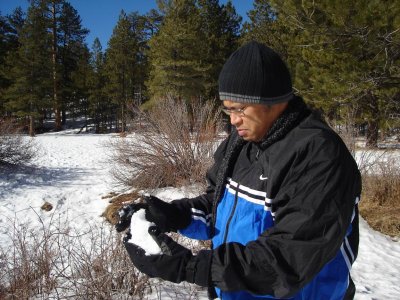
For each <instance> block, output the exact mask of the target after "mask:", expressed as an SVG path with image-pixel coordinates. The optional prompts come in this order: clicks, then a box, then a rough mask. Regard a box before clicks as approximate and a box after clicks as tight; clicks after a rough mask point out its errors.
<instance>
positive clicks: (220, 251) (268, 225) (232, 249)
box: [117, 42, 361, 300]
mask: <svg viewBox="0 0 400 300" xmlns="http://www.w3.org/2000/svg"><path fill="white" fill-rule="evenodd" d="M219 93H220V99H221V100H222V101H223V106H224V108H223V111H224V112H226V113H227V114H228V115H229V116H230V121H231V124H232V125H233V126H234V130H233V132H232V133H231V134H230V135H229V137H228V138H227V139H226V140H225V141H224V142H222V144H221V145H220V146H219V148H218V149H217V151H216V153H215V155H214V158H215V163H214V165H213V167H212V168H211V169H210V170H209V172H208V173H207V179H208V183H209V187H208V189H207V192H206V193H205V194H204V195H201V196H199V197H196V198H192V199H180V200H175V201H173V202H171V203H166V202H163V201H162V200H160V199H158V198H156V197H147V198H146V203H145V204H142V205H141V206H140V207H145V209H146V218H147V220H149V221H151V222H154V223H155V224H156V225H157V226H155V227H151V228H150V230H149V232H150V234H152V235H153V237H154V238H155V240H156V241H157V242H158V244H159V245H160V247H161V249H162V252H163V254H160V255H146V254H145V252H144V250H143V249H141V248H140V247H138V246H136V245H133V244H131V243H125V246H126V248H127V250H128V253H129V255H130V258H131V260H132V262H133V263H134V265H135V266H136V267H137V268H138V269H139V270H140V271H142V272H144V273H146V274H148V275H149V276H151V277H160V278H163V279H165V280H169V281H172V282H181V281H188V282H192V283H196V284H198V285H201V286H206V287H211V288H212V289H215V292H216V294H217V295H218V297H219V298H221V299H259V298H268V299H271V298H272V299H274V298H275V299H282V298H284V299H307V300H311V299H318V300H319V299H352V298H353V297H354V293H355V287H354V284H353V282H352V280H351V278H350V268H351V265H352V263H353V262H354V260H355V259H356V257H357V249H358V209H357V203H358V200H359V196H360V193H361V179H360V173H359V171H358V168H357V165H356V163H355V161H354V159H353V158H352V156H351V154H350V153H349V151H348V150H347V148H346V146H345V145H344V143H343V142H342V140H341V139H340V138H339V136H338V135H337V134H336V133H335V132H334V131H333V130H332V129H331V128H329V126H328V125H327V124H326V123H325V122H324V121H323V120H321V119H320V118H319V117H318V116H317V115H315V114H314V113H312V112H311V111H310V110H309V109H308V108H307V106H306V105H305V103H304V102H303V100H302V99H301V98H300V97H298V96H294V95H293V91H292V84H291V79H290V75H289V71H288V69H287V67H286V66H285V64H284V63H283V61H282V60H281V58H280V57H279V56H278V54H276V53H275V52H274V51H273V50H271V49H270V48H268V47H266V46H264V45H262V44H259V43H257V42H250V43H248V44H246V45H244V46H242V47H241V48H239V49H238V50H237V51H236V52H234V53H233V54H232V55H231V57H230V58H229V59H228V61H227V62H226V63H225V65H224V67H223V69H222V71H221V73H220V76H219ZM140 207H139V206H138V204H132V205H130V206H128V207H125V208H124V209H123V211H122V213H121V216H122V217H121V222H120V223H119V224H118V225H117V229H119V230H123V229H125V228H126V227H127V224H129V217H130V216H131V214H132V212H134V211H135V210H137V209H138V208H140ZM128 211H129V213H127V214H124V212H128ZM170 231H178V232H179V233H181V234H183V235H185V236H187V237H190V238H195V239H212V249H211V250H202V251H200V252H199V253H198V254H197V255H194V254H192V252H191V251H189V250H188V249H186V248H184V247H183V246H181V245H179V244H177V243H176V242H174V241H173V240H172V239H171V238H170V237H168V236H167V235H165V234H164V232H170ZM128 238H129V233H128V237H127V239H128Z"/></svg>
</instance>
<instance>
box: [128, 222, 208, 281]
mask: <svg viewBox="0 0 400 300" xmlns="http://www.w3.org/2000/svg"><path fill="white" fill-rule="evenodd" d="M149 233H150V234H151V235H152V236H153V238H154V240H155V241H156V242H157V244H158V245H159V246H160V248H161V251H162V254H158V255H146V254H145V251H144V250H143V249H142V248H140V247H139V246H137V245H134V244H132V243H129V242H127V240H126V239H125V240H124V245H125V248H126V250H127V251H128V254H129V256H130V258H131V260H132V262H133V264H134V265H135V266H136V268H137V269H138V270H139V271H140V272H142V273H145V274H147V275H148V276H149V277H159V278H162V279H164V280H168V281H171V282H175V283H179V282H181V281H187V282H190V283H195V284H197V285H200V286H209V284H210V265H211V257H212V251H211V250H201V251H200V252H199V253H198V255H193V254H192V252H191V251H190V250H189V249H187V248H185V247H183V246H182V245H179V244H178V243H176V242H175V241H174V240H173V239H171V238H170V237H169V236H167V235H166V234H164V233H160V230H159V229H158V228H157V227H156V226H151V227H150V228H149Z"/></svg>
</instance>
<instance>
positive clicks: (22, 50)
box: [5, 5, 51, 135]
mask: <svg viewBox="0 0 400 300" xmlns="http://www.w3.org/2000/svg"><path fill="white" fill-rule="evenodd" d="M19 44H20V47H19V49H18V51H17V53H16V55H15V56H13V57H12V58H13V61H12V62H11V65H12V66H13V67H12V69H11V70H10V73H9V74H8V76H9V78H10V80H11V81H12V84H11V86H10V87H9V88H8V89H7V91H6V99H7V103H6V105H5V106H6V109H7V110H9V111H12V112H14V115H15V116H18V117H21V118H25V117H28V118H29V120H30V122H29V133H30V135H33V134H34V123H35V122H34V120H35V118H37V117H40V116H41V115H42V114H43V111H44V109H45V108H46V107H47V106H48V105H49V97H48V96H49V95H51V82H50V78H51V65H50V63H49V59H48V58H49V57H50V50H51V49H50V47H49V45H50V41H49V35H48V32H47V23H46V18H45V16H44V14H43V9H42V7H40V6H34V5H32V6H30V7H29V9H28V13H27V18H26V20H25V23H24V25H23V27H22V30H21V33H20V36H19Z"/></svg>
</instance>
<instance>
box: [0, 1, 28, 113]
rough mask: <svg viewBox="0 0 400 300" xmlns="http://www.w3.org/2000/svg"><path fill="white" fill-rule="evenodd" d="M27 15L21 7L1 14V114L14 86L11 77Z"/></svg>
mask: <svg viewBox="0 0 400 300" xmlns="http://www.w3.org/2000/svg"><path fill="white" fill-rule="evenodd" d="M24 19H25V14H24V13H23V12H22V9H21V7H17V8H16V9H15V10H14V12H13V13H12V14H11V15H8V16H2V15H1V14H0V114H6V111H5V107H4V105H5V101H6V99H5V91H6V90H7V88H8V87H10V85H11V84H12V78H11V77H10V76H9V74H10V70H11V68H12V64H11V62H12V61H15V59H13V57H14V56H15V55H16V52H17V51H18V47H19V42H18V38H19V34H20V32H21V29H22V26H23V23H24Z"/></svg>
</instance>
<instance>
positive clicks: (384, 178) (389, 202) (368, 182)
mask: <svg viewBox="0 0 400 300" xmlns="http://www.w3.org/2000/svg"><path fill="white" fill-rule="evenodd" d="M361 200H362V201H360V213H361V215H362V217H363V218H364V219H365V220H366V221H367V222H368V224H369V225H370V226H371V227H372V228H374V229H375V230H377V231H380V232H382V233H384V234H387V235H390V236H393V237H394V236H397V237H399V236H400V167H399V165H398V164H397V163H396V161H395V160H393V159H388V160H386V161H380V162H379V163H376V165H375V172H374V173H372V174H370V173H364V174H363V193H362V197H361Z"/></svg>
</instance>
